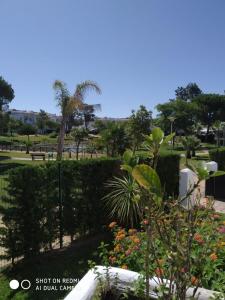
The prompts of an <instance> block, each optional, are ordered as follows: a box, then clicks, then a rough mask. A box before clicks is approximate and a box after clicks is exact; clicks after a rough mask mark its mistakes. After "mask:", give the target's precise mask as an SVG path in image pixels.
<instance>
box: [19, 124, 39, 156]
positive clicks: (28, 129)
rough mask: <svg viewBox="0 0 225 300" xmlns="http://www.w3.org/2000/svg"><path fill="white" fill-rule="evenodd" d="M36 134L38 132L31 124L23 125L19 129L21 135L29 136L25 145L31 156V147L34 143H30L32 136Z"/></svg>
mask: <svg viewBox="0 0 225 300" xmlns="http://www.w3.org/2000/svg"><path fill="white" fill-rule="evenodd" d="M36 132H37V130H36V128H35V127H34V126H32V125H30V124H23V125H22V126H21V127H20V128H19V134H24V135H27V141H25V142H24V144H25V145H26V153H27V154H29V152H30V151H29V150H30V147H31V146H32V142H31V141H30V135H31V134H36Z"/></svg>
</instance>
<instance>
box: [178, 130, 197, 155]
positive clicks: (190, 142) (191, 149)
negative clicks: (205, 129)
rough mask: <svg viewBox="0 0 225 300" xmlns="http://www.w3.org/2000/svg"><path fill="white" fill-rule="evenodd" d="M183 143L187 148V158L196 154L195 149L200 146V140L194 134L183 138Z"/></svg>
mask: <svg viewBox="0 0 225 300" xmlns="http://www.w3.org/2000/svg"><path fill="white" fill-rule="evenodd" d="M181 143H182V145H183V147H184V149H185V150H186V159H187V158H191V157H192V156H195V150H196V149H197V148H198V147H199V146H200V140H199V139H198V138H197V137H196V136H193V135H190V136H186V137H184V138H182V140H181Z"/></svg>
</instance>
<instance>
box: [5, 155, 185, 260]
mask: <svg viewBox="0 0 225 300" xmlns="http://www.w3.org/2000/svg"><path fill="white" fill-rule="evenodd" d="M120 172H121V171H120V161H119V160H118V159H92V160H80V161H62V162H49V163H47V164H45V165H40V166H24V167H19V168H15V169H13V170H11V171H9V176H8V184H7V197H5V198H4V199H3V202H4V203H3V204H4V205H3V206H2V207H0V213H1V214H2V215H3V219H2V220H3V223H4V227H3V228H1V229H0V230H1V231H0V235H1V236H0V238H1V239H0V240H1V244H2V246H4V247H5V248H6V249H7V257H8V258H11V259H12V261H13V260H14V259H15V258H16V257H20V256H24V257H25V258H29V257H30V256H35V255H36V254H38V253H39V252H40V251H41V249H51V248H52V243H53V242H55V241H56V240H57V239H59V237H60V235H61V234H63V235H69V236H70V237H71V240H73V238H74V237H75V236H83V235H85V234H87V233H88V234H90V233H95V232H98V231H100V230H101V229H102V227H103V225H105V224H106V223H107V222H108V220H107V216H106V215H105V210H104V207H103V205H102V203H103V202H102V201H101V199H102V198H103V196H105V194H106V187H105V183H106V182H107V181H108V180H109V179H110V178H112V177H113V176H117V175H120ZM158 173H159V176H160V178H161V182H162V185H163V186H164V187H165V192H166V194H167V195H173V194H177V189H178V180H179V156H177V155H173V154H169V155H161V156H160V159H159V162H158ZM61 208H62V209H61Z"/></svg>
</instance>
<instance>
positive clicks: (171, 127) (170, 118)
mask: <svg viewBox="0 0 225 300" xmlns="http://www.w3.org/2000/svg"><path fill="white" fill-rule="evenodd" d="M168 119H169V121H170V134H172V133H173V123H174V121H175V120H176V118H175V117H173V116H170V117H168ZM172 143H173V148H174V137H173V141H172Z"/></svg>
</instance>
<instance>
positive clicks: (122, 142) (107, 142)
mask: <svg viewBox="0 0 225 300" xmlns="http://www.w3.org/2000/svg"><path fill="white" fill-rule="evenodd" d="M105 125H106V127H105V129H103V130H102V131H101V132H100V136H101V139H100V143H101V144H102V145H103V146H104V147H105V148H106V152H107V156H112V157H115V156H118V155H122V154H123V152H124V151H125V150H126V148H127V147H128V146H129V145H130V144H129V137H128V135H127V133H126V130H125V124H124V123H119V122H114V121H113V122H112V121H111V122H107V123H106V124H105Z"/></svg>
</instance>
